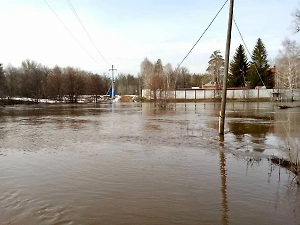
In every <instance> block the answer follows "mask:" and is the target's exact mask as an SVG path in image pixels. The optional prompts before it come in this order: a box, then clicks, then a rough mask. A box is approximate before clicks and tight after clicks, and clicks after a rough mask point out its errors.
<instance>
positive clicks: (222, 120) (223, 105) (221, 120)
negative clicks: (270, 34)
mask: <svg viewBox="0 0 300 225" xmlns="http://www.w3.org/2000/svg"><path fill="white" fill-rule="evenodd" d="M233 4H234V0H230V7H229V18H228V28H227V41H226V53H225V73H224V77H223V90H222V103H221V111H220V118H219V134H220V135H224V124H225V109H226V96H227V77H228V69H229V53H230V42H231V30H232V18H233Z"/></svg>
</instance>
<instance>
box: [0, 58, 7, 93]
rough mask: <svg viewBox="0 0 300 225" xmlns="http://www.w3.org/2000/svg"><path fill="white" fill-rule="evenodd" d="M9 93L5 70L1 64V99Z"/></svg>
mask: <svg viewBox="0 0 300 225" xmlns="http://www.w3.org/2000/svg"><path fill="white" fill-rule="evenodd" d="M6 93H7V86H6V79H5V76H4V69H3V67H2V64H0V98H3V97H4V96H5V95H6Z"/></svg>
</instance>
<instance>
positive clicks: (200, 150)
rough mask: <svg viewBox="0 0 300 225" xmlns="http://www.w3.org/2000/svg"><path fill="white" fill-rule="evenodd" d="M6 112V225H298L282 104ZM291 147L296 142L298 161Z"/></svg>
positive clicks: (296, 114)
mask: <svg viewBox="0 0 300 225" xmlns="http://www.w3.org/2000/svg"><path fill="white" fill-rule="evenodd" d="M219 110H220V103H187V104H185V103H177V104H176V105H174V107H173V109H171V110H160V109H158V108H155V107H154V106H153V105H152V104H147V103H143V104H140V103H116V104H98V105H75V106H74V105H38V106H14V107H5V108H0V224H1V225H4V224H10V225H19V224H22V225H23V224H30V225H40V224H46V225H47V224H49V225H50V224H57V225H63V224H109V225H113V224H144V225H148V224H230V225H231V224H272V225H276V224H297V225H299V223H300V188H299V187H297V185H295V180H293V178H294V175H293V174H291V173H289V172H288V171H286V170H285V169H283V168H279V167H277V166H274V165H271V164H270V162H269V161H268V159H267V158H268V157H269V156H270V155H272V154H275V155H279V156H285V157H287V156H289V155H294V156H293V157H297V154H296V151H295V148H298V150H299V133H300V108H289V109H285V110H280V109H278V108H277V107H276V105H274V104H273V103H256V102H255V103H241V102H234V103H228V105H227V118H226V125H225V129H226V134H225V136H224V140H220V138H219V136H218V115H219ZM288 147H294V148H293V152H292V153H291V154H289V152H288V151H287V149H288Z"/></svg>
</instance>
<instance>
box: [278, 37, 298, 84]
mask: <svg viewBox="0 0 300 225" xmlns="http://www.w3.org/2000/svg"><path fill="white" fill-rule="evenodd" d="M275 62H276V81H275V83H276V87H277V88H289V89H294V88H299V87H300V74H299V71H300V45H298V44H297V42H296V41H291V40H289V39H285V40H284V41H283V42H282V49H280V50H279V53H278V55H277V57H276V59H275Z"/></svg>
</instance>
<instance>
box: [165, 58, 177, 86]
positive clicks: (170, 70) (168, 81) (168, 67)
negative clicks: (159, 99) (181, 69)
mask: <svg viewBox="0 0 300 225" xmlns="http://www.w3.org/2000/svg"><path fill="white" fill-rule="evenodd" d="M164 74H165V80H166V89H167V90H170V88H172V89H175V84H174V83H172V75H173V74H174V70H173V68H172V65H171V63H167V64H166V65H165V66H164Z"/></svg>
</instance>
